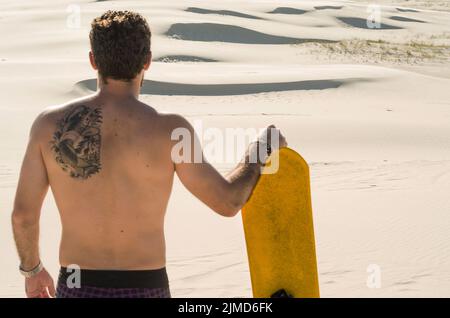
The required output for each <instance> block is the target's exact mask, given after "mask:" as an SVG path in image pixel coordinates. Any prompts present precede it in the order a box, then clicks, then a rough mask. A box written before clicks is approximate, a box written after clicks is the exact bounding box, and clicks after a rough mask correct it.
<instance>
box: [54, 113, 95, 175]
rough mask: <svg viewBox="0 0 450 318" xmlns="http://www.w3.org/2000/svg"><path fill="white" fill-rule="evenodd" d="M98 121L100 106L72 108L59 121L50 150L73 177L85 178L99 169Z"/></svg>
mask: <svg viewBox="0 0 450 318" xmlns="http://www.w3.org/2000/svg"><path fill="white" fill-rule="evenodd" d="M101 124H102V112H101V109H100V108H90V107H87V106H85V105H80V106H76V107H73V108H72V109H70V110H69V111H68V112H67V114H66V115H65V116H64V117H63V118H62V119H61V120H59V121H58V123H57V129H56V131H55V133H54V134H53V140H52V150H53V153H54V155H55V159H56V162H57V163H58V164H59V165H60V166H61V168H62V169H63V170H64V171H67V172H68V173H69V174H70V176H71V177H72V178H76V179H87V178H89V177H91V176H92V175H93V174H95V173H97V172H99V171H100V169H101V163H100V147H101V131H100V128H101Z"/></svg>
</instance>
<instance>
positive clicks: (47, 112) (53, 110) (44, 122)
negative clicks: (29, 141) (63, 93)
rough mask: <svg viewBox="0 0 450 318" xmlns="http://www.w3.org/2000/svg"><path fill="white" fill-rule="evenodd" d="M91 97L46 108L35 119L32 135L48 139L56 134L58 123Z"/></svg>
mask: <svg viewBox="0 0 450 318" xmlns="http://www.w3.org/2000/svg"><path fill="white" fill-rule="evenodd" d="M89 99H90V97H86V98H80V99H74V100H71V101H69V102H66V103H64V104H59V105H52V106H48V107H46V108H44V109H43V110H42V111H41V112H40V113H39V114H38V115H37V117H36V118H35V120H34V122H33V125H32V127H31V135H32V136H35V137H36V138H48V135H49V134H53V133H54V129H55V126H56V124H57V122H58V121H59V120H60V119H61V118H63V117H64V115H65V114H67V112H68V111H70V110H71V109H73V108H74V107H76V106H77V105H83V104H85V103H86V102H87V101H88V100H89Z"/></svg>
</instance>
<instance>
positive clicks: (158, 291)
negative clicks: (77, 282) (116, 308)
mask: <svg viewBox="0 0 450 318" xmlns="http://www.w3.org/2000/svg"><path fill="white" fill-rule="evenodd" d="M170 297H171V296H170V289H169V288H105V287H92V286H82V287H81V288H69V287H67V286H64V285H60V284H58V287H57V288H56V298H170Z"/></svg>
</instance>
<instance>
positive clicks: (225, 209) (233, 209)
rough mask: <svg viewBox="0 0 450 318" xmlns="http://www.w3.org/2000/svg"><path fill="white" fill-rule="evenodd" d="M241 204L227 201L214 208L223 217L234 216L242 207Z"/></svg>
mask: <svg viewBox="0 0 450 318" xmlns="http://www.w3.org/2000/svg"><path fill="white" fill-rule="evenodd" d="M242 206H243V204H242V203H241V202H228V203H227V204H224V205H223V206H221V207H220V208H218V209H217V210H216V212H217V213H219V214H220V215H222V216H224V217H229V218H231V217H234V216H236V215H237V214H238V213H239V211H240V210H241V209H242Z"/></svg>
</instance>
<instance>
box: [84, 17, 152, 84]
mask: <svg viewBox="0 0 450 318" xmlns="http://www.w3.org/2000/svg"><path fill="white" fill-rule="evenodd" d="M151 36H152V34H151V31H150V27H149V26H148V24H147V21H146V20H145V18H144V17H143V16H142V15H140V14H139V13H136V12H131V11H112V10H108V11H106V12H105V13H104V14H102V15H101V16H99V17H97V18H95V19H94V20H93V21H92V23H91V32H90V34H89V39H90V42H91V50H92V53H93V55H94V60H95V63H96V65H97V67H98V72H99V74H100V76H101V78H102V80H103V81H104V82H105V83H106V82H107V78H112V79H116V80H123V81H126V82H129V81H131V80H132V79H133V78H135V77H136V76H137V75H138V74H139V72H140V71H141V70H142V68H143V67H144V65H145V63H146V62H147V59H148V57H149V54H151Z"/></svg>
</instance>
